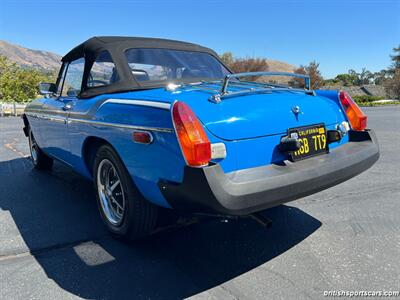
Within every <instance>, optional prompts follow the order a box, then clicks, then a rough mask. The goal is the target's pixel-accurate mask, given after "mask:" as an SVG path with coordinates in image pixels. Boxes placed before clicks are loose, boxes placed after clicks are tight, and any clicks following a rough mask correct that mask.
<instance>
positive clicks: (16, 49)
mask: <svg viewBox="0 0 400 300" xmlns="http://www.w3.org/2000/svg"><path fill="white" fill-rule="evenodd" d="M0 55H3V56H5V57H7V58H8V59H9V60H11V61H13V62H15V63H16V64H17V65H19V66H21V67H23V68H34V69H38V70H41V71H58V69H59V67H60V65H61V56H60V55H58V54H55V53H52V52H48V51H42V50H32V49H28V48H24V47H22V46H18V45H14V44H11V43H8V42H6V41H2V40H0Z"/></svg>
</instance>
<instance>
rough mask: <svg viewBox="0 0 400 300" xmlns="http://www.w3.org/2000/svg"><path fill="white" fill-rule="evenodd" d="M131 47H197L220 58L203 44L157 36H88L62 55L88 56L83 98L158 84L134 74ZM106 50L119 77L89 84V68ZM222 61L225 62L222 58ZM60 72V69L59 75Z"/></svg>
mask: <svg viewBox="0 0 400 300" xmlns="http://www.w3.org/2000/svg"><path fill="white" fill-rule="evenodd" d="M130 48H154V49H172V50H182V51H197V52H203V53H208V54H210V55H212V56H214V57H215V58H216V59H217V60H218V61H220V62H221V60H220V58H219V57H218V55H217V53H215V52H214V51H213V50H211V49H209V48H206V47H202V46H200V45H196V44H192V43H187V42H181V41H174V40H167V39H157V38H143V37H123V36H97V37H92V38H90V39H88V40H87V41H85V42H83V43H82V44H80V45H78V46H76V47H75V48H74V49H72V50H71V51H70V52H68V53H67V54H66V55H65V56H64V57H63V58H62V62H63V63H67V62H71V61H74V60H76V59H79V58H82V57H84V58H85V70H84V73H83V80H82V90H81V92H80V94H79V97H80V98H89V97H93V96H97V95H101V94H105V93H116V92H123V91H129V90H137V89H147V88H152V87H156V86H149V85H148V83H147V84H146V83H143V82H142V83H140V82H138V81H137V80H136V79H135V78H134V76H133V75H132V72H131V69H130V68H129V65H128V64H127V61H126V57H125V54H124V53H125V51H126V50H127V49H130ZM103 51H108V52H109V53H110V55H111V57H112V60H113V62H114V64H115V68H116V70H117V72H118V76H119V80H118V81H117V82H115V83H112V84H109V85H106V86H98V87H87V85H86V83H87V80H88V77H89V73H90V69H91V67H92V65H93V63H94V61H95V60H96V57H97V56H98V55H99V54H100V53H101V52H103ZM221 64H223V63H222V62H221ZM59 76H61V72H60V75H59Z"/></svg>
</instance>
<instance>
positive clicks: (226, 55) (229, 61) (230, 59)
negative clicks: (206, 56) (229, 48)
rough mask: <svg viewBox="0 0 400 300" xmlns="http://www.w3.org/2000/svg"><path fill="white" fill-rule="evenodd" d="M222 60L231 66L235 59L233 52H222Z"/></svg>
mask: <svg viewBox="0 0 400 300" xmlns="http://www.w3.org/2000/svg"><path fill="white" fill-rule="evenodd" d="M221 60H222V61H223V63H224V64H225V65H227V66H228V67H229V66H231V65H232V64H233V61H234V59H233V54H232V52H224V53H222V55H221Z"/></svg>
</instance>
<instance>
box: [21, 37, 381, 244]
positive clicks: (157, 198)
mask: <svg viewBox="0 0 400 300" xmlns="http://www.w3.org/2000/svg"><path fill="white" fill-rule="evenodd" d="M271 75H273V76H275V77H276V76H280V75H284V76H292V78H293V79H292V81H293V82H294V81H296V82H297V81H299V80H301V81H303V83H304V85H303V86H302V87H301V88H299V87H298V88H294V87H292V86H289V85H278V84H273V83H268V80H264V81H263V82H260V81H251V80H252V79H254V78H255V77H261V76H265V78H268V76H271ZM40 91H41V93H42V94H44V95H45V97H44V98H42V99H37V100H35V101H33V102H32V103H31V104H29V105H28V107H27V108H26V110H25V113H24V115H23V121H24V132H25V134H26V136H28V137H29V144H30V150H31V155H32V161H33V164H34V166H35V167H36V168H37V169H49V168H51V166H52V164H53V159H56V160H58V161H60V162H62V163H65V164H66V165H68V166H70V167H72V168H73V169H74V170H76V171H77V172H79V173H80V174H82V175H83V176H86V177H87V178H90V179H91V180H93V182H94V186H95V189H96V194H97V202H98V207H99V211H100V214H101V217H102V219H103V221H104V223H105V224H106V226H107V227H108V229H109V230H110V231H111V232H112V233H114V234H115V235H117V236H119V237H121V238H125V239H133V238H137V237H140V236H142V235H144V234H146V233H149V232H151V231H152V230H153V228H154V227H155V225H156V224H157V218H158V216H159V211H160V209H159V207H164V208H173V209H176V210H180V211H185V212H190V213H201V214H213V215H224V216H227V215H250V214H253V213H256V212H258V211H260V210H263V209H266V208H268V207H272V206H276V205H279V204H281V203H284V202H288V201H291V200H295V199H298V198H300V197H304V196H306V195H310V194H313V193H316V192H318V191H321V190H323V189H326V188H328V187H331V186H334V185H336V184H338V183H340V182H343V181H345V180H347V179H349V178H351V177H353V176H355V175H357V174H359V173H361V172H363V171H364V170H366V169H367V168H369V167H370V166H371V165H373V164H374V162H375V161H376V160H377V159H378V157H379V148H378V145H377V141H376V138H375V135H374V133H373V131H371V130H369V129H366V126H367V117H366V116H365V115H364V114H363V112H362V111H361V110H360V108H359V107H358V106H357V105H356V104H355V102H354V101H353V100H352V98H351V97H350V96H349V95H348V94H347V93H345V92H343V91H317V90H311V89H310V80H309V78H308V77H307V76H304V75H297V74H291V73H267V72H257V73H240V74H234V73H232V72H231V71H230V70H229V68H228V67H227V66H225V65H224V63H223V62H222V61H221V60H220V58H219V57H218V55H217V54H216V53H215V52H214V51H212V50H210V49H208V48H205V47H201V46H199V45H195V44H191V43H185V42H178V41H172V40H162V39H149V38H130V37H129V38H128V37H94V38H91V39H89V40H87V41H86V42H84V43H82V44H81V45H79V46H77V47H76V48H74V49H73V50H71V51H70V52H69V53H68V54H67V55H65V56H64V57H63V58H62V67H61V70H60V72H59V75H58V78H57V82H56V83H55V84H54V83H42V84H41V85H40Z"/></svg>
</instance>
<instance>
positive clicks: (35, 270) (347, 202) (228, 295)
mask: <svg viewBox="0 0 400 300" xmlns="http://www.w3.org/2000/svg"><path fill="white" fill-rule="evenodd" d="M364 110H365V112H366V113H367V114H368V115H369V126H370V127H371V128H374V129H375V130H376V132H377V135H378V139H379V142H380V146H381V158H380V159H379V161H378V162H377V164H376V165H374V166H373V167H372V168H371V169H369V170H368V171H367V172H365V173H363V174H361V175H359V176H358V177H356V178H353V179H351V180H349V181H347V182H345V183H343V184H340V185H339V186H336V187H333V188H331V189H328V190H326V191H323V192H320V193H318V194H315V195H312V196H309V197H306V198H303V199H301V200H298V201H294V202H291V203H288V204H287V205H282V206H279V207H276V208H273V209H269V210H266V211H264V212H263V214H264V215H265V216H267V217H268V218H270V219H271V220H272V221H273V224H272V226H271V227H270V228H264V227H262V226H260V225H259V224H258V223H256V222H255V221H254V220H251V219H240V220H238V221H233V220H230V221H226V220H219V219H215V220H208V221H207V222H200V223H197V224H194V225H191V226H187V227H183V228H179V229H173V230H168V231H165V232H162V233H159V234H156V235H153V236H151V237H148V238H146V239H144V240H141V241H139V242H135V243H133V244H123V243H121V242H119V241H116V240H114V239H113V238H112V237H110V236H109V234H108V233H107V232H106V230H105V228H104V227H103V225H102V223H101V220H100V218H99V216H98V213H97V208H96V204H95V201H94V193H93V190H92V184H91V183H90V182H88V181H86V180H85V179H83V178H82V177H80V176H78V175H76V174H74V173H73V172H71V171H70V170H69V169H68V168H66V167H64V166H62V165H61V164H59V163H56V164H55V166H54V170H53V171H51V172H38V171H35V170H33V169H32V166H31V163H30V161H29V160H28V158H27V155H28V147H27V140H26V138H25V137H24V135H23V133H22V130H21V127H22V122H21V120H20V119H19V118H14V117H6V118H0V299H77V298H90V299H181V298H190V297H192V298H193V299H266V298H270V299H288V298H295V299H309V298H312V299H320V298H323V293H324V291H328V290H357V291H358V290H400V284H399V283H400V154H399V151H400V135H399V130H400V106H385V107H374V108H365V109H364Z"/></svg>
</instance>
